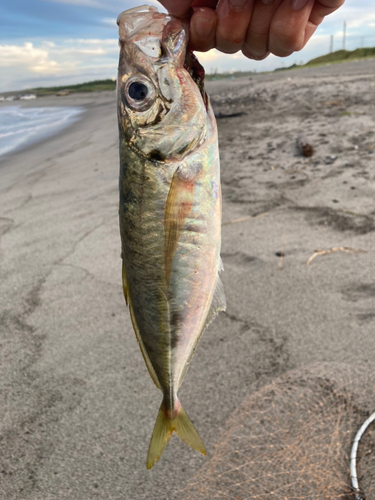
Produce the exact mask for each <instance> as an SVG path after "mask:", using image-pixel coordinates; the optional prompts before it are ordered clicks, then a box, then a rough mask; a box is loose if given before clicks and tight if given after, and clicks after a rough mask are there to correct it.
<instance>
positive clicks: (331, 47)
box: [329, 35, 333, 52]
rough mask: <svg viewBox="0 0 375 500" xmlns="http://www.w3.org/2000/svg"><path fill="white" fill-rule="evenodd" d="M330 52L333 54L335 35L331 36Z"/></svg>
mask: <svg viewBox="0 0 375 500" xmlns="http://www.w3.org/2000/svg"><path fill="white" fill-rule="evenodd" d="M329 51H330V52H333V35H331V43H330V45H329Z"/></svg>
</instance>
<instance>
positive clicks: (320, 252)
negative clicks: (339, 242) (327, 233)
mask: <svg viewBox="0 0 375 500" xmlns="http://www.w3.org/2000/svg"><path fill="white" fill-rule="evenodd" d="M334 252H347V253H354V254H356V253H367V251H366V250H362V249H361V248H350V247H334V248H329V249H328V250H315V252H314V253H313V255H312V256H311V257H310V258H309V260H308V261H307V262H306V265H307V266H309V265H310V264H311V262H312V261H313V260H314V259H315V257H317V256H318V255H327V254H329V253H334Z"/></svg>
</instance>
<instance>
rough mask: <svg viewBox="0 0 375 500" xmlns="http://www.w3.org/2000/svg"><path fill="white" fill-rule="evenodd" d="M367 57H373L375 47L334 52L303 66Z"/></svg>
mask: <svg viewBox="0 0 375 500" xmlns="http://www.w3.org/2000/svg"><path fill="white" fill-rule="evenodd" d="M367 57H375V47H366V48H362V49H355V50H336V52H331V53H330V54H326V55H325V56H320V57H316V58H315V59H311V61H309V62H308V63H306V64H305V66H315V65H317V64H328V63H337V62H343V61H353V60H354V59H365V58H367Z"/></svg>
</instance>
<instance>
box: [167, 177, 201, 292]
mask: <svg viewBox="0 0 375 500" xmlns="http://www.w3.org/2000/svg"><path fill="white" fill-rule="evenodd" d="M194 187H195V182H194V180H191V179H186V178H185V177H184V176H182V175H181V171H180V168H178V169H177V170H176V172H175V173H174V175H173V178H172V183H171V187H170V189H169V193H168V198H167V202H166V204H165V212H164V251H165V277H166V283H167V285H169V281H170V278H171V271H172V263H173V257H174V254H175V252H176V248H177V243H178V240H179V238H180V235H181V231H182V230H183V227H184V224H185V221H186V218H187V217H188V215H189V213H190V212H191V209H192V207H193V201H194Z"/></svg>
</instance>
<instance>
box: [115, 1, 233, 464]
mask: <svg viewBox="0 0 375 500" xmlns="http://www.w3.org/2000/svg"><path fill="white" fill-rule="evenodd" d="M117 23H118V25H119V36H120V47H121V51H120V62H119V71H118V82H117V103H118V121H119V135H120V183H119V184H120V210H119V214H120V232H121V240H122V259H123V286H124V294H125V299H126V302H127V304H128V305H129V309H130V315H131V320H132V323H133V327H134V331H135V334H136V336H137V339H138V342H139V346H140V348H141V351H142V354H143V357H144V360H145V362H146V365H147V368H148V370H149V372H150V375H151V377H152V379H153V381H154V382H155V384H156V386H157V387H158V388H159V389H160V390H161V391H162V392H163V401H162V403H161V406H160V409H159V413H158V416H157V419H156V423H155V427H154V431H153V435H152V438H151V442H150V446H149V450H148V456H147V467H148V468H151V467H152V466H153V465H154V463H155V461H157V460H159V458H160V456H161V454H162V453H163V451H164V449H165V446H166V444H167V442H168V441H169V439H170V437H171V435H172V433H173V431H175V432H176V433H177V434H178V435H179V436H180V438H181V439H182V440H183V441H185V443H186V444H188V445H189V446H191V447H192V448H194V449H196V450H198V451H200V452H201V453H203V454H206V450H205V447H204V444H203V442H202V440H201V438H200V437H199V435H198V432H197V431H196V429H195V428H194V425H193V424H192V422H191V421H190V419H189V417H188V416H187V414H186V413H185V411H184V409H183V407H182V405H181V403H180V401H179V399H178V396H177V391H178V389H179V387H180V385H181V383H182V381H183V378H184V376H185V374H186V371H187V369H188V367H189V363H190V360H191V358H192V356H193V354H194V351H195V349H196V347H197V343H198V340H199V338H200V336H201V335H202V333H203V331H204V330H205V328H206V327H207V325H208V324H209V323H210V321H211V320H212V319H213V318H214V317H215V316H216V314H217V313H218V312H219V311H224V310H225V307H226V304H225V296H224V291H223V286H222V283H221V281H220V278H219V271H220V270H221V268H222V267H221V266H222V264H221V259H220V242H221V190H220V165H219V151H218V141H217V129H216V123H215V118H214V114H213V111H212V109H211V106H210V102H209V99H208V96H207V94H206V93H205V91H204V88H203V78H204V71H203V68H202V66H201V65H200V64H199V62H198V61H197V59H196V58H195V56H194V55H193V54H192V53H191V52H190V51H188V50H187V43H188V33H189V31H188V25H187V24H186V23H185V22H183V21H181V20H179V19H176V18H173V17H171V16H169V15H166V14H161V13H159V12H158V11H157V9H156V8H154V7H148V6H143V7H137V8H134V9H131V10H128V11H125V12H123V13H122V14H120V16H119V17H118V20H117Z"/></svg>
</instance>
